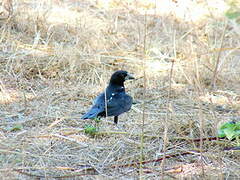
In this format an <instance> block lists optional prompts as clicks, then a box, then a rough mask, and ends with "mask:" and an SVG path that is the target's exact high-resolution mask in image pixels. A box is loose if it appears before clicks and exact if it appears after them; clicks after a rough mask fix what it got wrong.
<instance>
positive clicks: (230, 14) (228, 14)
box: [225, 9, 240, 19]
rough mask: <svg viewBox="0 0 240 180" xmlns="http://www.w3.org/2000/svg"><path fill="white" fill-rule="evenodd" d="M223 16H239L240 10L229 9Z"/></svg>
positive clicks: (232, 17)
mask: <svg viewBox="0 0 240 180" xmlns="http://www.w3.org/2000/svg"><path fill="white" fill-rule="evenodd" d="M225 16H227V18H229V19H237V18H238V17H240V11H234V10H231V9H229V10H228V11H227V12H226V13H225Z"/></svg>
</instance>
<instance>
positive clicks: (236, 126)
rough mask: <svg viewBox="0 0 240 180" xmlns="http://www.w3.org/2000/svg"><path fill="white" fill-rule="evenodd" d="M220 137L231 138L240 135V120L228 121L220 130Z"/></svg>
mask: <svg viewBox="0 0 240 180" xmlns="http://www.w3.org/2000/svg"><path fill="white" fill-rule="evenodd" d="M218 137H220V138H223V137H227V138H228V139H229V140H232V139H234V138H239V137H240V122H237V123H234V122H227V123H225V124H223V125H222V126H221V127H220V129H219V130H218Z"/></svg>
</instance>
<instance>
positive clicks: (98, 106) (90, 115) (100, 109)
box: [82, 93, 105, 119]
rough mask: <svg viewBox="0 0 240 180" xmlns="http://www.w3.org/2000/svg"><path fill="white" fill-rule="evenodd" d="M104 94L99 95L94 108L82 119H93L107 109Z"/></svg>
mask: <svg viewBox="0 0 240 180" xmlns="http://www.w3.org/2000/svg"><path fill="white" fill-rule="evenodd" d="M104 97H105V96H104V93H101V94H100V95H98V96H97V97H96V98H95V100H94V104H93V106H92V108H91V109H90V110H89V111H88V112H87V113H86V114H84V115H83V116H82V119H93V118H96V117H97V116H98V114H100V113H102V112H103V111H104V109H105V103H104V102H105V100H104Z"/></svg>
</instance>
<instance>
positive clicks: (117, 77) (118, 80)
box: [110, 70, 135, 86]
mask: <svg viewBox="0 0 240 180" xmlns="http://www.w3.org/2000/svg"><path fill="white" fill-rule="evenodd" d="M129 79H135V78H134V77H133V76H132V75H131V74H129V73H128V72H127V71H123V70H120V71H116V72H115V73H113V75H112V77H111V79H110V84H115V85H120V86H123V84H124V81H126V80H129Z"/></svg>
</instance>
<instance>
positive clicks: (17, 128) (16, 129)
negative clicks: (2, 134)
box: [9, 124, 23, 132]
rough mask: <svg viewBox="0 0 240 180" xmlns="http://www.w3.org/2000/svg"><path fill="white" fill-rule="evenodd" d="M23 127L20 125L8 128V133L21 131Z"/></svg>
mask: <svg viewBox="0 0 240 180" xmlns="http://www.w3.org/2000/svg"><path fill="white" fill-rule="evenodd" d="M22 128H23V126H22V125H21V124H16V125H15V126H13V127H11V128H9V131H10V132H15V131H21V130H22Z"/></svg>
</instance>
